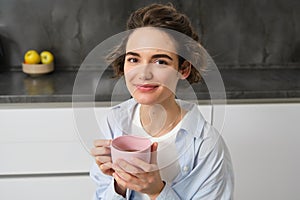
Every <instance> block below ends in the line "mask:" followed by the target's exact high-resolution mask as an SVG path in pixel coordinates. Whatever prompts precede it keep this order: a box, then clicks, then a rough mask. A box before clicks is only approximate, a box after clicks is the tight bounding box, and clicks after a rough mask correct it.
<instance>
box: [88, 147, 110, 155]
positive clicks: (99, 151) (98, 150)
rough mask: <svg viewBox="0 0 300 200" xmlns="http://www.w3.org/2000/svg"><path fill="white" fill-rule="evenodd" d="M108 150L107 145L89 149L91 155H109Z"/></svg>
mask: <svg viewBox="0 0 300 200" xmlns="http://www.w3.org/2000/svg"><path fill="white" fill-rule="evenodd" d="M110 152H111V151H110V148H107V147H97V148H92V149H91V151H90V153H91V155H92V156H101V155H110Z"/></svg>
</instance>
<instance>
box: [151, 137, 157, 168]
mask: <svg viewBox="0 0 300 200" xmlns="http://www.w3.org/2000/svg"><path fill="white" fill-rule="evenodd" d="M157 148H158V143H157V142H154V143H153V144H152V146H151V160H150V163H152V164H157Z"/></svg>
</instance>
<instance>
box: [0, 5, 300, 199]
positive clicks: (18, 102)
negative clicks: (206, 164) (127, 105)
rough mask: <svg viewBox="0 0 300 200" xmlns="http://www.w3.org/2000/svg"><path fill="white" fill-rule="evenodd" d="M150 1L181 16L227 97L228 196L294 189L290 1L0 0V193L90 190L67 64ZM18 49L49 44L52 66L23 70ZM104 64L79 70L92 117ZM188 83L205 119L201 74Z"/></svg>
mask: <svg viewBox="0 0 300 200" xmlns="http://www.w3.org/2000/svg"><path fill="white" fill-rule="evenodd" d="M154 2H162V3H166V2H172V3H173V4H174V6H175V7H176V8H178V9H179V10H181V11H182V12H184V13H186V14H187V15H188V16H189V17H190V19H191V22H192V24H193V25H194V26H195V28H196V30H197V31H198V33H199V34H200V38H201V41H202V45H203V46H204V48H205V49H206V50H207V51H208V53H209V54H210V55H211V56H212V57H213V59H214V61H215V63H216V64H217V66H218V68H219V70H220V72H221V75H222V78H223V81H224V85H225V89H226V95H227V103H228V104H227V105H226V118H225V122H224V127H222V130H219V131H220V132H222V135H223V136H224V139H225V140H226V142H227V144H228V147H229V149H230V151H231V156H232V159H233V163H234V169H235V176H236V177H235V179H236V190H235V197H236V198H235V199H237V200H253V199H257V200H258V199H259V200H260V199H261V200H282V199H297V198H299V196H300V191H299V179H300V173H299V169H300V162H299V160H300V159H299V152H300V149H299V147H300V136H299V133H300V131H299V130H300V123H299V116H300V1H299V0H251V1H246V0H219V1H208V0H207V1H205V0H193V1H186V0H178V1H175V0H168V1H165V0H161V1H147V0H101V1H100V0H43V1H39V0H24V1H20V0H0V42H1V45H0V199H1V200H8V199H9V200H17V199H32V200H34V199H49V200H50V199H63V200H66V199H72V200H74V199H76V200H77V199H78V200H79V199H90V198H89V197H91V196H92V193H93V192H94V187H95V186H94V184H93V183H92V182H91V180H90V178H89V177H88V170H89V167H90V166H91V163H92V158H90V156H89V155H88V153H87V152H86V150H85V149H84V148H83V145H82V143H81V142H82V141H80V139H79V137H78V136H77V134H76V128H74V127H76V125H75V124H74V120H73V117H74V116H73V114H72V105H71V103H72V92H73V85H74V81H75V78H76V74H77V71H78V69H79V67H80V66H81V64H82V62H83V61H84V59H85V58H86V56H87V55H88V54H89V52H90V51H91V50H93V49H94V48H95V47H96V46H97V45H98V44H99V43H101V42H103V41H104V40H106V39H107V38H109V37H111V36H113V35H115V34H118V33H120V32H122V31H124V30H125V23H126V19H127V18H128V16H129V14H130V13H131V12H132V11H134V10H136V9H137V8H139V7H142V6H144V5H147V4H150V3H154ZM30 49H35V50H37V51H39V52H40V51H42V50H49V51H51V52H52V53H53V54H54V56H55V70H54V72H52V73H50V74H46V75H42V76H37V77H32V76H29V75H27V74H24V73H23V72H22V62H23V60H24V58H23V57H24V54H25V53H26V51H28V50H30ZM111 75H112V72H111V71H110V70H108V71H107V72H105V76H104V78H103V79H101V81H100V83H98V82H97V79H95V81H94V82H93V81H91V80H90V81H91V82H92V83H95V85H96V86H95V87H96V88H97V89H98V93H97V94H96V96H95V99H93V98H94V97H92V99H91V98H87V99H83V101H85V100H96V102H97V103H99V104H97V105H98V107H97V109H96V111H95V112H96V113H98V112H99V113H98V115H99V116H105V113H106V108H107V107H109V106H110V104H109V103H107V102H109V101H110V100H111V96H110V94H111V93H112V90H113V89H114V86H115V85H114V84H116V80H115V79H111ZM105 77H106V79H105ZM94 78H95V77H94ZM106 80H107V81H106ZM108 80H109V81H108ZM87 87H88V86H87ZM93 87H94V86H93ZM194 89H195V92H196V95H197V97H198V99H199V100H200V101H201V100H204V101H203V105H200V107H202V106H203V107H202V108H203V110H204V111H203V112H204V115H205V117H206V118H207V120H208V121H210V120H211V119H212V118H213V116H215V117H216V115H215V114H213V113H212V107H211V105H209V98H210V95H209V93H208V91H207V89H206V87H205V84H203V85H200V86H195V88H194ZM205 100H208V103H206V102H205Z"/></svg>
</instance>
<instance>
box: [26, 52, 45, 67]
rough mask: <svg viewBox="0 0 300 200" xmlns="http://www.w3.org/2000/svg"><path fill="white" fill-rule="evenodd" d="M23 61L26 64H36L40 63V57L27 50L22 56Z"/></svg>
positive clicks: (36, 53)
mask: <svg viewBox="0 0 300 200" xmlns="http://www.w3.org/2000/svg"><path fill="white" fill-rule="evenodd" d="M24 61H25V63H26V64H38V63H40V61H41V59H40V55H39V53H38V52H37V51H36V50H29V51H27V52H26V53H25V55H24Z"/></svg>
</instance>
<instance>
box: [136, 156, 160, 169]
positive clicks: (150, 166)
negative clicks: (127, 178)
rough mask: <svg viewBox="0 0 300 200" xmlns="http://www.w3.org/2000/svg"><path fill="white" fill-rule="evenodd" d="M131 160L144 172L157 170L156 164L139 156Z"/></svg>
mask: <svg viewBox="0 0 300 200" xmlns="http://www.w3.org/2000/svg"><path fill="white" fill-rule="evenodd" d="M131 162H132V164H133V165H134V166H138V167H139V168H140V169H141V170H142V171H143V172H151V171H156V170H157V166H156V164H149V163H147V162H145V161H143V160H141V159H138V158H133V159H132V160H131Z"/></svg>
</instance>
